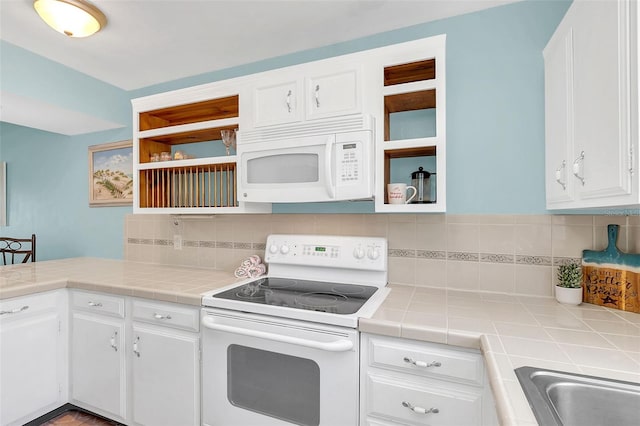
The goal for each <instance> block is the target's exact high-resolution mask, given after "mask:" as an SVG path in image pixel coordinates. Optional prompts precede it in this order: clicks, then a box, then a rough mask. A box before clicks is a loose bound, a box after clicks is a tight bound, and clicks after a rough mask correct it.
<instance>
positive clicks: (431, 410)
mask: <svg viewBox="0 0 640 426" xmlns="http://www.w3.org/2000/svg"><path fill="white" fill-rule="evenodd" d="M402 406H403V407H406V408H408V409H409V410H411V411H413V412H414V413H418V414H438V413H439V412H440V410H438V409H437V408H429V409H428V410H427V409H426V408H422V407H416V406H414V405H413V404H411V403H410V402H406V401H402Z"/></svg>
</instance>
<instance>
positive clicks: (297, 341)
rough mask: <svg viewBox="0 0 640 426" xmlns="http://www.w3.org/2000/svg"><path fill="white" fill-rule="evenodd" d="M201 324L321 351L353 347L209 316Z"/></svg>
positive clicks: (347, 344)
mask: <svg viewBox="0 0 640 426" xmlns="http://www.w3.org/2000/svg"><path fill="white" fill-rule="evenodd" d="M202 325H203V326H205V327H206V328H209V329H211V330H216V331H223V332H227V333H235V334H242V335H243V336H249V337H258V338H260V339H266V340H273V341H276V342H282V343H290V344H292V345H298V346H306V347H308V348H313V349H322V350H323V351H329V352H346V351H349V350H351V349H352V348H353V342H352V341H351V340H347V339H342V340H335V341H333V342H316V341H314V340H308V339H301V338H299V337H290V336H284V335H281V334H274V333H267V332H265V331H259V330H250V329H246V328H240V327H233V326H231V325H225V324H218V323H216V322H214V320H213V319H211V318H210V317H204V318H202Z"/></svg>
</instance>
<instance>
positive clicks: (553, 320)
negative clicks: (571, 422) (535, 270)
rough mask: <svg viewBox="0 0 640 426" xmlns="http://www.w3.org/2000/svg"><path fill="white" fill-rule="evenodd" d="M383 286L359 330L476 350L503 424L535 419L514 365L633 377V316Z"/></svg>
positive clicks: (639, 374)
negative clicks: (380, 298) (384, 289)
mask: <svg viewBox="0 0 640 426" xmlns="http://www.w3.org/2000/svg"><path fill="white" fill-rule="evenodd" d="M389 287H390V288H391V292H390V294H389V295H388V296H387V298H386V300H385V302H384V303H383V305H382V306H381V307H380V308H379V309H378V311H377V312H376V313H375V315H374V316H373V317H372V318H369V319H364V318H361V319H360V322H359V326H358V328H359V329H360V331H362V332H370V333H375V334H383V335H387V336H395V337H404V338H409V339H417V340H423V341H430V342H437V343H446V344H449V345H456V346H464V347H473V348H478V349H480V350H481V351H482V353H483V354H484V356H485V364H486V366H487V369H488V375H489V380H490V382H491V388H492V390H493V395H494V397H495V400H496V408H497V411H498V417H499V419H500V423H501V424H502V425H503V426H505V425H517V426H530V425H537V424H538V423H537V422H536V420H535V417H534V415H533V413H532V411H531V409H530V408H529V405H528V402H527V399H526V397H525V395H524V393H523V392H522V389H521V387H520V384H519V382H518V379H517V378H516V375H515V373H514V371H513V369H514V368H517V367H521V366H525V365H529V366H533V367H541V368H548V369H553V370H561V371H568V372H572V373H581V374H587V375H592V376H599V377H607V378H612V379H618V380H626V381H632V382H640V314H635V313H632V312H624V311H620V310H616V309H609V308H603V307H601V306H597V305H591V304H586V303H583V304H581V305H579V306H567V305H561V304H559V303H558V302H556V300H555V299H554V298H549V297H531V296H514V295H505V294H491V293H471V292H462V291H454V290H446V289H435V288H423V287H413V286H400V285H390V286H389Z"/></svg>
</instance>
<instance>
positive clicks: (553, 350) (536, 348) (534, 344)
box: [500, 336, 571, 363]
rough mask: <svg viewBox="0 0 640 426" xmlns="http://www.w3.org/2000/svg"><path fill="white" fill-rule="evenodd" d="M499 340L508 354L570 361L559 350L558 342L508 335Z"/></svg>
mask: <svg viewBox="0 0 640 426" xmlns="http://www.w3.org/2000/svg"><path fill="white" fill-rule="evenodd" d="M500 340H501V341H502V345H503V346H504V349H505V351H506V353H507V355H509V356H512V355H513V356H521V357H528V358H535V359H543V360H549V361H555V362H564V363H570V362H571V360H570V359H569V358H568V357H567V356H566V355H565V354H564V352H562V350H560V347H559V346H558V344H556V343H554V342H551V341H544V340H533V339H522V338H519V337H508V336H502V337H500Z"/></svg>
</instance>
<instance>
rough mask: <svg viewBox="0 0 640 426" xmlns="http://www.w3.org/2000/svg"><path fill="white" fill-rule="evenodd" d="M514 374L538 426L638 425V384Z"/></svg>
mask: <svg viewBox="0 0 640 426" xmlns="http://www.w3.org/2000/svg"><path fill="white" fill-rule="evenodd" d="M515 372H516V376H518V380H519V381H520V385H521V386H522V389H523V390H524V393H525V395H526V396H527V399H528V400H529V405H530V406H531V409H532V410H533V414H534V415H535V416H536V420H537V421H538V423H539V424H540V425H543V426H548V425H564V426H568V425H575V426H590V425H592V426H601V425H615V426H623V425H629V426H637V425H638V424H640V383H633V382H623V381H620V380H613V379H605V378H602V377H594V376H585V375H582V374H574V373H566V372H563V371H555V370H545V369H541V368H534V367H520V368H516V369H515Z"/></svg>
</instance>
